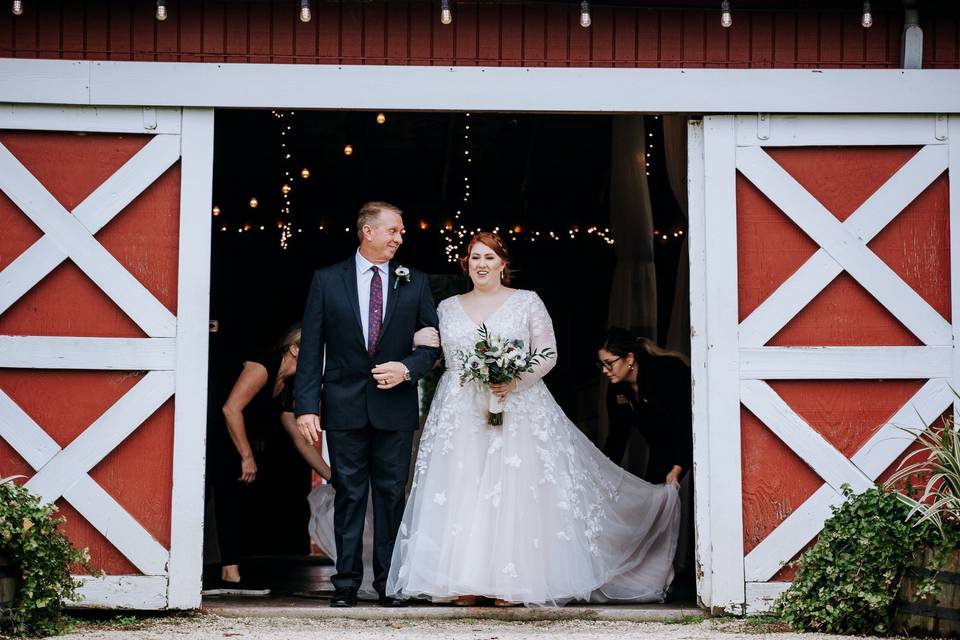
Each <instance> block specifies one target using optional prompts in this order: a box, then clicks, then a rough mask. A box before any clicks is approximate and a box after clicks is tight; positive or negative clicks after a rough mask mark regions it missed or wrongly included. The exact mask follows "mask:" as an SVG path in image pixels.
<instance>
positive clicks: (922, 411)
mask: <svg viewBox="0 0 960 640" xmlns="http://www.w3.org/2000/svg"><path fill="white" fill-rule="evenodd" d="M689 138H690V155H689V157H690V172H689V174H690V203H691V204H690V211H691V219H690V235H689V241H690V260H691V319H692V322H691V324H692V334H691V335H692V350H693V365H694V434H695V478H696V487H697V502H696V508H697V537H698V539H697V552H698V559H699V562H700V569H701V576H700V585H699V592H700V597H701V599H702V601H703V603H704V604H705V605H707V606H708V607H711V608H713V609H723V610H728V611H733V612H741V611H744V610H746V611H748V612H750V611H762V610H765V609H767V608H769V606H770V604H771V603H772V601H773V599H774V598H775V597H776V596H777V595H778V594H779V593H780V592H781V591H782V590H783V589H784V588H785V587H786V586H787V584H788V583H785V582H771V579H772V578H773V577H774V576H775V575H776V574H777V572H778V571H779V570H780V569H781V567H782V566H783V564H784V563H786V562H789V561H790V560H791V559H792V558H793V557H794V556H795V555H796V554H797V553H798V552H800V551H801V550H802V549H803V548H804V547H805V546H806V545H807V544H808V543H809V542H810V541H811V540H813V539H814V538H815V537H816V535H817V534H818V533H819V531H820V530H821V528H822V526H823V522H824V520H825V519H826V518H828V517H829V515H830V507H831V506H833V505H837V504H839V503H840V502H841V501H842V496H841V494H840V487H841V485H843V484H849V485H850V486H851V487H852V488H853V489H854V490H856V491H863V490H865V489H866V488H869V487H870V486H872V485H873V483H874V481H875V480H876V479H877V478H878V477H879V476H880V475H881V474H883V473H884V471H885V470H887V469H888V468H889V467H890V466H891V464H893V463H894V462H895V461H896V460H897V459H898V457H899V456H900V455H901V454H902V453H903V452H904V451H905V450H906V449H907V448H908V447H909V445H910V444H911V441H910V439H909V438H908V437H905V434H904V432H903V431H902V429H900V427H905V428H913V429H922V428H925V427H927V426H928V425H930V424H932V423H934V422H935V421H936V420H937V418H938V417H939V416H940V415H941V414H942V413H943V412H944V411H946V410H948V409H950V408H951V405H952V404H953V403H954V402H955V400H956V398H955V396H954V394H953V392H952V391H951V387H953V388H956V389H958V390H960V367H958V352H957V349H956V345H957V337H958V332H960V295H958V291H957V284H958V283H960V227H958V223H960V177H958V176H960V145H951V144H950V142H951V141H952V140H960V116H949V117H948V116H942V115H941V116H934V115H923V116H921V115H918V116H770V115H767V114H759V115H742V116H707V117H705V118H704V119H703V120H702V122H701V121H693V122H692V123H691V125H690V129H689ZM879 146H886V147H902V148H916V149H917V151H916V153H915V154H913V155H912V157H910V158H909V160H908V161H907V162H906V163H905V164H903V165H902V166H901V167H900V168H899V170H897V171H895V172H894V173H893V175H892V176H891V177H890V178H889V179H888V180H887V181H886V182H885V183H884V184H883V185H882V186H881V187H880V188H879V189H877V190H876V191H875V192H874V193H873V194H872V195H871V196H870V197H868V198H867V199H866V200H865V201H864V202H863V203H862V204H861V205H860V206H859V208H857V209H856V210H855V211H854V212H853V213H852V214H851V215H849V216H848V217H847V218H846V219H845V220H843V221H842V222H841V221H840V220H839V219H838V217H837V216H835V215H834V213H832V212H831V211H829V210H828V209H827V208H826V207H825V206H824V205H823V204H821V203H820V202H819V201H818V200H817V199H816V198H815V197H814V196H813V195H811V193H810V192H809V191H808V190H807V189H805V188H804V187H803V186H801V184H800V183H799V182H798V181H797V180H796V179H795V178H794V177H793V176H792V175H791V174H790V173H789V172H788V171H787V170H786V169H785V168H784V167H783V166H781V164H778V162H776V161H775V160H774V159H773V158H772V157H771V155H770V153H768V151H769V150H770V149H771V148H778V147H821V148H831V147H834V148H843V147H858V148H861V149H862V148H869V147H874V148H876V147H879ZM944 172H947V173H948V180H949V205H948V206H949V235H950V238H949V254H950V255H949V266H950V269H949V270H950V277H949V280H950V282H949V283H948V284H946V285H944V286H950V289H951V290H950V292H949V300H950V316H951V318H952V322H951V321H948V320H947V319H946V318H944V317H943V315H941V313H938V312H937V311H936V310H935V309H934V308H933V307H932V306H931V305H930V304H929V303H928V302H927V301H926V300H925V299H924V298H923V297H921V296H920V295H919V294H918V293H917V292H916V291H915V290H914V289H913V288H911V286H910V285H908V284H907V283H906V282H905V281H904V280H903V279H902V278H901V277H900V276H899V275H898V274H897V273H896V272H895V271H894V270H893V269H891V268H890V267H889V266H888V265H887V264H886V263H884V261H883V260H881V259H880V257H878V256H877V255H876V254H875V253H874V252H873V251H872V250H871V248H870V247H869V246H868V245H869V243H870V241H871V240H872V239H873V238H875V237H876V236H877V235H878V234H879V233H880V232H881V231H882V230H883V229H884V228H885V227H887V225H889V224H890V223H891V222H892V221H893V220H894V219H895V218H896V217H897V215H898V214H899V213H900V212H901V211H903V210H904V208H905V207H907V206H908V205H909V204H910V203H911V202H912V201H913V200H914V199H915V198H917V196H918V195H919V194H921V193H922V192H923V191H924V190H925V189H927V188H928V187H929V186H930V185H931V183H932V182H933V181H935V180H937V179H940V178H941V176H942V175H943V174H944ZM738 173H739V174H740V175H741V176H742V177H743V179H746V180H747V181H749V183H750V184H752V186H753V187H755V188H756V189H758V190H759V191H760V192H761V193H762V194H763V196H765V197H766V198H767V199H768V200H769V201H770V202H772V203H773V205H774V206H775V207H776V208H777V209H779V210H780V212H782V214H783V215H785V216H786V217H787V218H789V220H790V221H792V223H793V224H795V225H796V226H797V227H798V228H799V229H800V230H801V231H802V232H803V233H804V234H805V235H806V236H807V237H809V238H810V239H811V240H812V241H813V242H814V243H815V244H816V245H817V248H816V250H815V253H814V254H813V255H812V257H810V258H809V259H807V260H806V262H805V263H803V264H802V266H801V267H800V268H799V269H797V270H796V271H795V272H794V273H793V274H792V275H790V276H789V277H788V278H787V279H786V281H784V282H783V283H782V284H780V285H779V287H778V288H776V289H775V290H774V291H773V293H772V294H771V295H769V296H768V297H766V299H764V300H763V301H762V302H761V303H760V304H759V306H757V307H756V308H755V309H753V310H752V311H751V312H750V313H749V314H748V315H747V316H746V317H745V318H742V319H741V317H740V314H739V313H738V312H739V308H738V298H739V293H740V287H742V286H743V282H741V281H740V280H738V278H740V277H742V274H738V241H739V240H740V238H738V210H737V207H738V199H737V174H738ZM907 250H913V251H920V250H923V248H922V247H917V248H914V249H907ZM843 272H845V273H846V274H848V275H849V276H850V277H852V278H853V279H854V280H855V281H856V282H857V283H859V285H860V286H862V287H863V288H864V289H865V290H866V291H867V292H869V294H870V295H871V296H872V297H873V298H874V299H875V300H876V301H877V302H879V303H880V304H881V305H882V306H883V307H884V308H885V309H886V310H887V311H888V312H889V313H890V314H892V316H893V317H894V318H896V320H897V321H899V323H901V324H902V325H903V326H904V327H906V329H907V330H909V332H910V333H911V334H913V335H914V336H915V337H916V338H917V340H918V341H919V343H920V344H919V345H918V346H818V345H811V346H802V347H782V346H767V343H768V341H770V340H771V338H773V337H774V336H775V335H776V334H777V333H778V332H780V331H781V330H782V329H783V328H784V327H785V326H786V325H787V324H788V323H789V322H790V321H791V320H792V319H793V318H795V317H796V316H797V314H799V313H800V312H801V311H802V310H803V309H804V308H805V307H806V306H807V305H808V304H809V303H810V302H811V301H812V300H813V299H814V298H815V297H817V296H818V295H819V294H820V293H821V292H823V290H824V289H825V288H826V287H827V286H828V285H829V284H830V283H831V282H832V281H833V280H834V279H835V278H837V277H838V276H839V275H840V274H841V273H843ZM827 344H829V343H827ZM873 379H876V380H880V379H884V380H892V379H916V380H922V381H924V382H923V384H922V386H920V388H919V391H917V392H916V394H915V395H914V396H913V397H912V398H911V399H910V400H909V401H908V402H907V403H906V404H905V405H904V406H903V407H902V408H901V409H900V410H899V411H898V412H897V413H896V414H895V415H893V416H892V417H891V418H890V420H889V423H888V424H886V425H884V426H882V427H881V428H880V429H879V430H878V431H876V432H875V433H874V434H873V435H872V437H870V439H869V440H868V441H867V442H866V443H865V444H864V445H862V446H861V447H860V448H859V449H858V450H857V451H856V453H854V454H853V455H852V456H849V457H848V456H847V455H844V454H843V453H841V452H840V451H839V450H838V449H837V448H835V447H834V446H833V445H832V444H831V443H830V442H829V441H828V440H827V439H825V438H824V437H823V436H822V435H820V433H818V432H817V431H816V430H815V429H814V428H813V427H812V426H811V425H810V424H808V423H807V422H806V421H805V420H804V419H803V418H802V417H801V416H800V415H798V413H797V412H796V411H795V410H794V409H792V408H791V407H790V406H789V405H788V404H787V403H786V402H785V401H784V400H783V398H781V396H780V395H778V394H777V392H776V391H774V389H773V388H772V387H771V385H770V384H768V382H767V381H771V380H774V381H778V380H779V381H782V380H873ZM741 406H742V407H744V408H746V409H747V410H748V411H749V412H750V413H752V414H753V415H754V416H756V418H757V419H759V420H760V422H761V423H762V424H763V425H764V426H765V427H766V428H767V429H769V430H770V431H771V432H772V433H773V434H775V436H776V437H777V438H778V439H779V441H780V443H781V444H782V446H783V447H785V448H787V449H789V450H790V451H792V452H793V453H795V454H796V456H798V457H799V458H800V459H801V460H803V462H804V463H805V464H806V465H808V466H809V467H810V468H811V469H812V470H813V472H815V473H816V475H817V476H819V478H820V479H821V480H822V485H821V486H820V488H819V489H818V490H816V491H815V492H814V493H813V494H812V495H811V496H809V498H807V499H806V501H805V502H803V504H802V505H800V506H799V508H796V509H795V510H793V511H792V513H790V514H789V515H787V516H786V518H785V519H783V520H782V522H779V523H778V524H777V525H776V527H775V528H773V530H772V533H770V534H769V535H767V536H766V538H764V539H763V540H762V541H761V542H760V543H759V544H757V545H756V546H755V547H754V548H753V549H752V550H750V552H749V553H747V554H744V548H745V547H744V529H743V499H744V486H743V484H742V475H741V454H742V453H743V451H744V449H742V448H741V447H748V446H750V443H749V442H746V443H744V444H743V445H741Z"/></svg>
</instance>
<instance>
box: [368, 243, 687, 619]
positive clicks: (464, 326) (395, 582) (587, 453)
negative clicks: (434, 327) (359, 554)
mask: <svg viewBox="0 0 960 640" xmlns="http://www.w3.org/2000/svg"><path fill="white" fill-rule="evenodd" d="M462 264H463V266H464V270H465V271H466V272H467V273H468V275H469V276H470V279H471V280H472V281H473V290H472V291H470V292H469V293H467V294H465V295H462V296H453V297H450V298H447V299H446V300H444V301H443V302H441V303H440V306H439V309H438V311H439V316H440V335H441V338H442V342H443V350H444V356H445V358H446V362H447V363H448V366H450V365H451V364H452V363H454V362H456V358H455V357H454V354H455V353H456V352H457V351H458V350H460V349H467V348H472V347H473V345H474V343H475V342H476V341H477V332H478V330H479V328H480V325H481V324H483V325H486V327H487V329H488V330H489V331H490V333H491V334H492V335H499V336H502V337H504V338H507V339H511V338H519V339H522V340H523V341H524V343H525V344H526V345H527V346H528V348H529V349H530V350H539V349H543V348H545V347H550V348H552V349H553V350H554V351H556V340H555V338H554V333H553V325H552V322H551V320H550V316H549V314H548V313H547V310H546V308H545V307H544V305H543V302H542V301H541V300H540V298H539V296H537V294H536V293H534V292H532V291H524V290H521V289H511V288H509V287H507V286H506V285H507V284H509V281H510V276H509V271H508V267H509V264H510V262H509V257H508V254H507V250H506V247H505V246H504V244H503V241H502V240H501V239H500V237H499V236H497V235H495V234H492V233H478V234H476V235H474V236H473V238H472V239H471V241H470V245H469V246H468V249H467V255H466V256H465V258H464V259H463V261H462ZM555 362H556V360H555V359H546V360H543V361H541V363H540V364H539V365H537V366H536V368H535V369H534V371H532V372H530V373H525V374H523V375H522V377H521V378H520V379H519V380H515V381H514V382H513V383H511V384H509V385H491V386H490V388H489V389H486V388H480V387H479V386H478V385H476V384H475V383H467V384H466V385H465V386H461V385H460V382H459V372H458V371H456V370H454V369H453V368H450V369H448V370H447V371H446V372H445V373H444V374H443V377H442V378H441V379H440V383H439V385H438V386H437V391H436V395H435V396H434V399H433V404H432V406H431V408H430V413H429V416H428V417H427V421H426V425H425V426H424V431H423V436H422V438H421V440H420V450H419V454H418V456H417V461H416V465H415V469H414V476H413V489H412V492H411V494H410V498H409V500H408V501H407V505H406V509H405V511H404V514H403V521H402V523H401V525H400V531H399V533H398V534H397V540H396V546H395V547H394V551H393V560H392V562H391V564H390V572H389V576H388V578H387V594H388V595H390V596H394V597H397V598H427V599H431V600H434V601H450V600H454V602H455V603H456V604H462V605H472V604H474V603H475V602H476V599H477V597H478V596H483V597H487V598H493V599H495V600H496V601H497V604H498V605H512V604H520V603H522V604H527V605H561V604H563V603H565V602H568V601H571V600H582V601H587V600H589V601H594V602H612V601H631V602H656V601H662V600H663V598H664V594H665V591H666V589H667V587H668V586H669V584H670V581H671V580H672V578H673V556H674V551H675V548H676V543H677V531H678V525H679V517H680V502H679V499H678V496H677V490H676V489H675V488H674V487H672V486H667V485H654V484H649V483H647V482H645V481H643V480H641V479H639V478H636V477H634V476H632V475H630V474H628V473H627V472H625V471H624V470H623V469H621V468H620V467H618V466H617V465H615V464H614V463H612V462H610V460H609V459H607V457H606V456H604V455H603V453H602V452H600V450H598V449H597V448H596V447H595V446H594V445H593V444H592V443H591V442H590V441H589V440H588V439H587V438H586V436H584V435H583V434H582V433H581V432H580V430H579V429H577V427H576V426H575V425H574V424H573V423H572V422H570V420H569V419H568V418H567V417H566V415H564V413H563V411H562V410H561V409H560V407H559V405H557V403H556V401H555V400H554V399H553V396H552V395H551V394H550V392H549V391H548V390H547V387H546V385H544V383H543V382H542V380H541V378H543V376H544V375H546V374H547V373H548V372H549V371H550V369H551V368H553V365H554V363H555ZM491 392H493V393H495V394H496V395H498V396H500V397H501V398H503V399H504V400H505V408H504V413H503V416H504V418H503V425H502V426H490V425H488V424H487V405H488V399H489V394H490V393H491Z"/></svg>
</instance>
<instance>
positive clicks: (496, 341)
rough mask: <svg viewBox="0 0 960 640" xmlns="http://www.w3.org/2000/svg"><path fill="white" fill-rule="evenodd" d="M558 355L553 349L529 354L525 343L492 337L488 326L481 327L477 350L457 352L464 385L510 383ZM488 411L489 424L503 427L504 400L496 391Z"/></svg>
mask: <svg viewBox="0 0 960 640" xmlns="http://www.w3.org/2000/svg"><path fill="white" fill-rule="evenodd" d="M555 355H556V354H555V353H554V352H553V351H552V350H551V349H549V348H547V349H540V350H539V351H527V350H526V348H525V345H524V343H523V340H517V339H513V340H508V339H506V338H503V337H500V336H492V335H490V332H489V331H487V327H486V325H480V329H479V331H478V335H477V342H476V343H475V344H474V345H473V348H472V349H461V350H459V351H457V353H456V359H457V361H458V362H459V363H460V364H461V365H462V366H461V369H460V384H461V386H462V385H464V384H466V383H467V382H477V383H479V384H481V385H484V386H486V385H490V384H506V383H508V382H512V381H513V380H515V379H518V378H520V376H521V374H523V373H528V372H530V371H533V368H534V367H535V366H536V365H538V364H540V361H541V360H542V359H544V358H552V357H554V356H555ZM487 408H488V414H487V422H488V423H489V424H491V425H493V426H500V425H502V424H503V401H502V400H500V398H498V397H497V396H496V395H495V394H494V393H493V392H492V391H491V392H490V399H489V402H488V407H487Z"/></svg>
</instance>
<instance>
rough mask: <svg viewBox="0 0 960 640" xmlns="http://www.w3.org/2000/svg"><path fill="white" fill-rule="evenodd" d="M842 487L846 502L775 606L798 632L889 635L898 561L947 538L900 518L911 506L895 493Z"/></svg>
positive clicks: (899, 569) (900, 567)
mask: <svg viewBox="0 0 960 640" xmlns="http://www.w3.org/2000/svg"><path fill="white" fill-rule="evenodd" d="M842 489H843V493H844V496H845V497H846V501H845V502H844V503H843V504H841V505H839V506H838V507H834V508H833V515H832V516H831V517H830V518H829V519H828V520H827V522H826V523H825V524H824V528H823V531H822V532H821V533H820V536H819V538H818V539H817V542H816V544H815V545H814V546H813V547H812V548H810V549H809V550H808V551H807V552H806V553H804V554H803V556H801V558H800V559H799V560H798V561H797V562H796V566H797V567H798V571H797V575H796V578H795V579H794V581H793V584H792V585H791V586H790V587H789V588H788V589H787V590H786V591H785V592H784V593H783V594H782V595H781V596H780V598H779V600H778V601H777V603H776V605H775V611H776V613H777V614H778V615H779V616H781V617H782V618H783V620H784V621H785V622H787V623H788V624H789V625H790V626H791V627H793V628H794V629H797V630H809V631H819V632H824V633H871V634H872V633H881V634H882V633H888V632H889V630H890V624H891V621H892V617H893V604H894V600H895V598H896V594H897V590H898V588H899V586H900V579H901V577H902V575H903V569H904V566H905V563H906V562H908V561H909V560H910V558H911V556H912V555H913V553H914V551H915V550H916V549H917V548H919V547H920V546H922V545H929V546H934V547H942V546H943V545H945V544H951V542H950V541H949V540H948V538H947V537H945V536H943V535H941V534H940V533H939V532H938V531H937V530H936V528H935V527H933V526H932V525H931V524H930V523H929V522H924V523H920V524H918V525H917V526H913V525H911V524H910V523H909V522H907V514H908V513H909V511H910V507H909V506H908V505H907V504H906V503H904V502H903V501H902V500H901V498H900V497H899V496H898V494H896V493H893V492H889V491H885V490H883V489H881V488H877V487H875V488H872V489H869V490H867V491H865V492H864V493H861V494H859V495H854V493H853V491H852V490H851V489H850V487H849V486H847V485H844V486H843V487H842ZM951 539H955V538H953V537H951Z"/></svg>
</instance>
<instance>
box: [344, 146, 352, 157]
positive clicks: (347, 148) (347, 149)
mask: <svg viewBox="0 0 960 640" xmlns="http://www.w3.org/2000/svg"><path fill="white" fill-rule="evenodd" d="M343 155H345V156H352V155H353V145H351V144H348V145H346V146H345V147H344V148H343Z"/></svg>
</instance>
